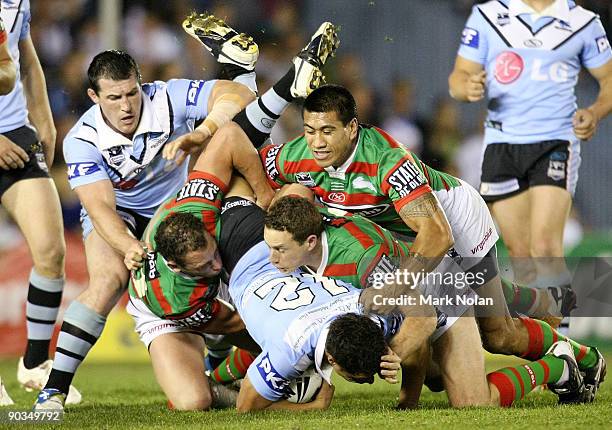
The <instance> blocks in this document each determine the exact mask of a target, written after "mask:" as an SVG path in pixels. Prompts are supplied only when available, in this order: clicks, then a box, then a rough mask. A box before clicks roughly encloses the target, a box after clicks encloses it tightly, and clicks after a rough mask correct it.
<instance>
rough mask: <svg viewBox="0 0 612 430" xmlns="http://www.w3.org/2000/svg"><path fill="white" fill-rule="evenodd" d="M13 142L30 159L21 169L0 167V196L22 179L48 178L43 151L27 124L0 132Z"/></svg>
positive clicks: (34, 133)
mask: <svg viewBox="0 0 612 430" xmlns="http://www.w3.org/2000/svg"><path fill="white" fill-rule="evenodd" d="M2 135H4V136H5V137H7V138H8V139H10V140H11V141H12V142H13V143H15V144H16V145H18V146H19V147H21V148H22V149H23V150H24V151H25V152H27V153H28V155H29V156H30V161H28V162H27V163H25V166H24V167H23V168H22V169H11V170H1V169H0V197H2V195H3V194H4V193H5V192H6V190H8V189H9V188H10V187H11V186H12V185H13V184H14V183H16V182H19V181H21V180H23V179H33V178H48V177H49V171H48V169H47V164H46V163H45V153H44V152H43V147H42V145H41V144H40V143H39V141H38V137H37V136H36V132H35V131H34V130H33V129H32V128H31V127H28V126H27V125H24V126H23V127H19V128H18V129H16V130H12V131H7V132H6V133H2Z"/></svg>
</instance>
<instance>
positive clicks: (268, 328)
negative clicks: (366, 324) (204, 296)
mask: <svg viewBox="0 0 612 430" xmlns="http://www.w3.org/2000/svg"><path fill="white" fill-rule="evenodd" d="M229 292H230V295H231V297H232V300H233V301H234V304H235V305H236V309H237V311H238V313H239V314H240V316H241V318H242V320H243V321H244V323H245V325H246V327H247V330H248V331H249V333H250V335H251V336H252V337H253V339H254V340H255V341H256V342H257V343H258V344H259V346H260V347H261V348H262V352H261V354H259V356H258V357H257V358H256V359H255V361H254V362H253V364H252V365H251V366H250V367H249V370H248V373H247V374H248V377H249V380H250V381H251V383H252V384H253V386H254V387H255V390H257V392H258V393H259V394H260V395H261V396H263V397H264V398H266V399H268V400H272V401H276V400H280V399H282V398H284V397H285V396H286V395H287V394H288V388H287V387H288V385H289V383H290V381H291V380H292V379H295V378H296V377H298V376H300V375H301V374H302V372H304V371H305V370H306V369H308V368H311V367H313V366H314V367H315V368H316V369H317V371H318V372H319V373H320V374H321V376H322V377H323V378H324V379H325V380H327V381H328V382H329V378H330V376H331V367H329V366H328V365H323V362H324V361H325V364H327V361H326V360H323V357H324V351H325V341H326V339H327V333H328V331H329V324H330V323H331V322H332V320H333V319H334V318H336V317H338V316H340V315H343V314H346V313H362V311H363V309H362V306H361V305H360V304H359V294H360V293H361V290H358V289H356V288H354V287H353V286H351V285H350V284H347V283H345V282H342V281H339V280H334V279H331V278H326V277H314V276H313V275H309V274H306V273H301V272H297V271H296V272H294V273H292V274H289V275H286V274H282V273H281V272H279V271H278V270H277V269H276V268H275V267H274V266H272V264H271V263H270V260H269V248H268V246H267V245H266V243H265V242H261V243H259V244H258V245H255V246H254V247H253V248H251V249H250V250H249V251H248V252H247V253H246V254H245V255H244V256H243V257H242V258H241V259H240V261H238V263H237V264H236V267H235V268H234V270H233V272H232V277H231V279H230V286H229ZM371 318H372V319H373V320H374V321H376V322H378V323H379V324H380V326H381V328H382V329H383V332H384V333H385V336H386V337H387V338H389V337H391V336H393V335H394V334H395V333H396V332H397V330H398V329H399V327H400V326H401V323H402V321H403V318H402V317H401V316H400V315H394V316H393V317H388V318H383V317H379V316H371Z"/></svg>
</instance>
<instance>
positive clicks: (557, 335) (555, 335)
mask: <svg viewBox="0 0 612 430" xmlns="http://www.w3.org/2000/svg"><path fill="white" fill-rule="evenodd" d="M550 331H552V335H553V339H552V343H555V342H557V341H558V340H559V333H557V330H555V329H554V328H552V327H551V328H550Z"/></svg>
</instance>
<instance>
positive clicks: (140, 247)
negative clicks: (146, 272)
mask: <svg viewBox="0 0 612 430" xmlns="http://www.w3.org/2000/svg"><path fill="white" fill-rule="evenodd" d="M146 255H147V250H146V247H145V245H144V243H142V242H138V241H134V243H132V245H130V247H129V248H128V250H127V252H126V253H125V257H124V258H123V264H125V267H127V269H128V270H134V269H138V268H140V267H142V265H143V261H144V259H145V257H146Z"/></svg>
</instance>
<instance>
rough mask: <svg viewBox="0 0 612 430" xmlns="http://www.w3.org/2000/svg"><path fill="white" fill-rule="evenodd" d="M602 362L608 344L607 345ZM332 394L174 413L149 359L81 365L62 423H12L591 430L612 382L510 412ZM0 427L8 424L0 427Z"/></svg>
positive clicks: (606, 414) (602, 419) (9, 377)
mask: <svg viewBox="0 0 612 430" xmlns="http://www.w3.org/2000/svg"><path fill="white" fill-rule="evenodd" d="M605 352H606V357H607V359H608V362H611V361H612V349H607V350H606V351H605ZM517 362H518V360H514V361H513V360H510V361H509V360H508V359H506V358H497V357H494V358H492V359H489V360H488V367H489V368H490V369H495V368H499V367H502V366H505V365H509V364H515V363H517ZM15 369H16V360H0V374H1V375H2V376H3V379H4V380H5V383H6V386H7V389H8V391H9V393H10V395H11V397H12V398H13V400H14V401H15V403H16V405H15V409H20V410H25V409H29V408H30V407H31V405H32V403H33V400H34V396H35V393H26V392H25V391H23V390H21V389H19V388H18V386H17V382H16V379H15ZM335 382H336V384H337V385H336V394H335V399H334V401H333V403H332V406H331V408H330V409H329V410H328V411H325V412H309V413H282V412H260V413H256V414H251V415H237V414H236V413H235V412H234V411H231V410H225V411H212V412H201V413H196V412H189V413H186V412H175V411H169V410H168V409H167V408H166V401H165V397H164V395H163V393H162V392H161V390H160V389H159V387H158V386H157V384H156V382H155V380H154V377H153V372H152V370H151V366H150V364H149V363H142V364H121V363H118V364H88V363H85V364H84V365H83V366H82V367H81V369H80V371H79V373H78V375H77V377H76V379H75V385H76V386H77V387H78V388H79V389H80V390H81V393H82V394H83V398H84V400H83V402H82V404H80V405H78V406H75V407H72V408H69V409H68V410H67V412H66V414H65V415H64V421H63V423H62V424H61V425H57V424H56V425H54V426H50V425H42V424H37V425H26V424H14V425H12V428H37V429H43V428H60V427H61V428H74V429H85V428H95V429H106V428H118V429H170V428H189V429H200V428H203V429H240V430H243V429H251V428H253V429H274V430H280V429H328V428H333V429H336V430H341V429H349V428H350V429H369V428H389V429H398V428H411V429H417V428H418V429H441V428H448V429H450V430H457V429H464V428H465V429H468V428H469V429H473V428H493V427H495V428H497V429H540V428H550V429H554V430H559V429H576V428H584V429H596V428H608V429H610V428H612V381H608V382H607V383H606V384H604V385H603V386H602V389H601V390H600V392H599V395H598V398H597V399H596V402H595V403H593V404H590V405H577V406H562V407H559V406H557V405H556V396H555V395H553V394H552V393H549V392H536V393H532V394H530V395H529V396H528V397H527V398H526V399H524V400H523V401H521V402H519V403H518V404H516V405H515V406H514V407H512V408H509V409H479V408H473V409H464V410H453V409H450V408H449V407H448V405H447V401H446V397H445V395H444V394H443V393H431V392H429V391H427V390H425V392H424V393H423V396H422V397H421V408H420V409H418V410H415V411H396V410H394V406H395V403H396V396H397V389H398V388H397V386H390V385H388V384H385V383H384V382H381V381H378V382H377V383H375V384H374V385H369V386H367V385H366V386H364V385H356V384H349V383H346V382H344V381H341V380H339V378H336V380H335ZM0 428H9V427H8V425H6V424H5V425H4V426H3V425H2V424H0Z"/></svg>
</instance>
